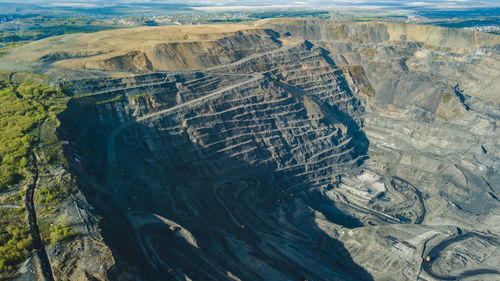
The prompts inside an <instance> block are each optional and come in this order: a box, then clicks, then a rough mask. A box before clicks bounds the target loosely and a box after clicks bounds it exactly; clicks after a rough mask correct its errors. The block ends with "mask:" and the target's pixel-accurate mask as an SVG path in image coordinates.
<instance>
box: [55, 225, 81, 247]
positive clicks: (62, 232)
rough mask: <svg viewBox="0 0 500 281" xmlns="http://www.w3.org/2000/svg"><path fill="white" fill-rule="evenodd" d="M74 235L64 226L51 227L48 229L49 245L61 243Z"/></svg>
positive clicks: (74, 233)
mask: <svg viewBox="0 0 500 281" xmlns="http://www.w3.org/2000/svg"><path fill="white" fill-rule="evenodd" d="M75 235H76V232H74V231H73V230H71V228H70V227H68V226H66V225H59V224H56V225H53V226H51V227H50V243H51V244H56V243H59V242H61V241H64V240H66V239H68V238H71V237H73V236H75Z"/></svg>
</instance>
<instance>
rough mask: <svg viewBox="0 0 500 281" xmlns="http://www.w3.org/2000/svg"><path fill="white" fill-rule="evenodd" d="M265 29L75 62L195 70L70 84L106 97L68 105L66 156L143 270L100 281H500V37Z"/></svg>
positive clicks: (327, 26)
mask: <svg viewBox="0 0 500 281" xmlns="http://www.w3.org/2000/svg"><path fill="white" fill-rule="evenodd" d="M231 28H233V27H231ZM254 28H255V29H249V28H248V26H244V28H242V29H244V30H246V31H245V32H242V33H238V31H235V30H232V31H231V32H233V33H231V34H228V33H224V35H223V36H216V38H215V37H213V36H209V35H200V34H198V35H196V36H197V38H198V40H193V42H189V43H187V42H182V43H155V44H151V45H148V46H141V47H137V48H135V49H134V50H133V52H126V53H123V54H121V57H119V56H114V57H112V58H111V57H109V56H108V57H107V58H106V59H102V60H101V59H99V58H101V57H99V56H94V57H90V58H88V57H87V58H79V59H78V61H79V63H80V62H81V64H78V63H75V61H72V63H73V64H72V66H71V67H73V68H81V69H86V68H92V69H101V70H102V69H106V70H113V71H123V70H133V71H141V70H173V69H175V70H182V71H176V72H172V71H164V72H152V73H142V74H136V75H132V76H128V77H120V78H110V77H108V78H98V79H87V80H79V81H74V82H73V90H74V92H75V94H88V93H92V94H94V95H87V96H80V97H75V98H74V99H72V100H71V101H70V102H69V104H68V109H67V110H66V111H65V112H64V113H63V114H62V115H61V116H60V119H61V121H62V125H61V128H60V131H59V132H60V137H61V138H63V139H65V140H67V141H68V142H69V144H68V145H67V146H66V148H65V151H66V154H67V158H68V159H69V162H70V165H71V166H72V169H73V171H74V172H75V173H76V174H77V175H78V176H79V178H80V181H81V189H82V191H83V193H84V194H85V196H86V197H87V200H88V201H89V203H90V204H91V205H92V206H94V208H95V209H96V212H97V213H98V214H99V215H101V216H102V217H103V221H102V227H103V237H104V242H105V243H106V244H107V245H109V247H110V248H111V250H112V252H113V258H114V261H115V263H116V264H117V267H120V266H123V265H127V268H128V270H126V269H125V268H126V267H125V266H123V267H120V272H121V273H122V275H120V277H117V275H116V272H117V270H115V271H110V272H109V274H108V275H107V276H102V278H103V279H126V278H127V277H128V278H130V279H138V278H139V277H138V276H140V279H142V280H147V279H150V280H158V279H161V278H165V276H172V279H174V278H177V279H181V280H186V279H188V278H189V279H191V280H304V279H308V280H370V279H376V280H417V279H419V278H420V279H426V280H427V279H431V280H432V279H447V278H448V279H450V278H451V279H456V278H460V277H468V276H474V277H475V278H479V279H482V278H489V277H491V278H493V279H494V278H497V277H498V276H499V275H498V274H499V272H498V268H496V267H495V265H497V264H499V262H500V250H499V249H500V248H499V243H500V240H499V236H498V235H500V225H499V224H498V219H499V218H500V201H499V199H498V198H499V196H500V194H499V193H500V185H499V183H500V173H499V169H500V161H499V159H500V152H499V148H500V143H499V139H500V138H499V136H500V134H499V131H498V125H499V124H498V123H499V120H500V119H499V118H500V110H499V107H498V105H499V103H498V97H499V93H498V90H497V89H496V88H495V85H496V84H497V82H498V81H497V80H498V79H496V78H498V71H499V70H498V69H499V68H498V50H499V47H498V44H499V42H500V39H499V37H498V36H494V35H488V34H483V33H474V32H466V31H458V30H448V29H442V28H434V27H428V26H426V27H421V26H413V25H398V24H388V23H344V22H341V23H338V22H333V23H332V22H327V21H302V20H300V21H298V20H272V21H261V22H258V23H256V24H255V25H254ZM248 30H250V31H248ZM101 35H102V33H101ZM176 36H180V35H176ZM205 37H211V38H210V40H208V39H207V40H200V39H199V38H205ZM249 44H250V45H251V47H250V46H249ZM221 52H222V53H223V55H222V56H221ZM193 54H196V55H194V56H193ZM146 58H147V59H146ZM148 61H149V62H148ZM67 63H69V62H68V61H67V60H61V61H58V62H56V64H58V65H60V66H68V64H67ZM90 66H91V67H90ZM484 68H487V69H488V70H484ZM481 73H487V74H488V75H481ZM93 74H96V75H108V74H109V73H104V74H103V73H98V72H94V73H93ZM110 76H111V75H110ZM75 155H78V161H77V160H76V159H75ZM427 256H429V261H426V260H425V257H427ZM89 268H91V266H90V265H89ZM89 272H93V270H91V269H89ZM99 278H101V277H99ZM189 279H188V280H189Z"/></svg>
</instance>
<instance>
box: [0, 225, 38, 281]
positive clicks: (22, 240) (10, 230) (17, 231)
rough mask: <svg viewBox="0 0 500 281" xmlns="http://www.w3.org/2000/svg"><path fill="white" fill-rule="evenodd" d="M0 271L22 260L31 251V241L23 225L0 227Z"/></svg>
mask: <svg viewBox="0 0 500 281" xmlns="http://www.w3.org/2000/svg"><path fill="white" fill-rule="evenodd" d="M0 245H1V246H0V272H2V271H10V270H12V266H14V265H16V264H17V263H19V262H21V261H24V260H25V259H26V257H28V255H29V254H30V253H31V249H32V241H31V238H30V237H29V233H28V229H27V227H26V226H24V225H15V224H9V225H7V227H1V228H0Z"/></svg>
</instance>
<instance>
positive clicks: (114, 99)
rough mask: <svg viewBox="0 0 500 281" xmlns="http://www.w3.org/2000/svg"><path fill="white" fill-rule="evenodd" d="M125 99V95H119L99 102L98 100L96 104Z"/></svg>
mask: <svg viewBox="0 0 500 281" xmlns="http://www.w3.org/2000/svg"><path fill="white" fill-rule="evenodd" d="M123 100H124V97H123V95H119V96H117V97H114V98H112V99H109V100H103V101H98V102H96V103H95V104H97V105H99V104H106V103H111V102H117V101H123Z"/></svg>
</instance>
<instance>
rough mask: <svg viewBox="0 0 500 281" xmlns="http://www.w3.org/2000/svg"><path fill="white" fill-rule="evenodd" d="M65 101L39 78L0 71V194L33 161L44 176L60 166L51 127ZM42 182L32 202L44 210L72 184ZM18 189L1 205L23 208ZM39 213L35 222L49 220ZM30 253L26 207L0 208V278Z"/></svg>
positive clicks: (56, 231)
mask: <svg viewBox="0 0 500 281" xmlns="http://www.w3.org/2000/svg"><path fill="white" fill-rule="evenodd" d="M67 99H68V98H67V96H66V95H65V94H64V93H63V88H62V87H58V88H52V87H49V85H48V79H47V78H46V77H44V76H41V75H34V74H28V73H10V72H3V71H0V103H1V105H2V107H1V108H0V126H1V128H2V130H0V191H4V190H6V189H10V188H12V187H13V186H15V185H17V184H19V185H20V183H21V180H22V179H23V178H28V177H31V176H32V169H33V166H32V163H33V162H34V161H42V163H39V165H38V167H39V169H42V171H40V172H44V171H43V169H45V168H46V167H47V164H49V163H54V164H57V165H58V166H61V165H60V164H61V163H64V161H63V160H64V157H62V149H61V143H60V141H59V140H58V139H57V136H56V135H55V129H56V128H57V126H58V125H59V121H58V120H57V117H56V115H57V114H58V113H60V112H61V111H62V110H64V109H65V104H66V101H67ZM32 152H35V153H36V154H37V159H34V158H33V157H32ZM56 160H61V161H59V162H56ZM45 181H47V180H46V179H40V182H43V184H44V186H46V187H45V188H42V190H41V192H38V195H39V196H37V197H35V198H38V199H39V200H38V201H37V202H38V203H39V204H40V205H42V206H45V207H50V208H53V207H54V206H57V204H59V203H60V202H61V201H62V200H63V199H64V198H66V197H67V191H68V190H69V189H68V186H73V185H74V184H73V183H72V182H71V181H70V179H69V178H68V179H61V180H57V179H55V178H52V177H51V178H49V181H50V182H45ZM20 187H21V188H20V190H19V192H14V193H11V194H10V195H5V196H2V197H0V199H1V200H2V202H6V203H8V204H12V203H14V204H20V205H21V206H24V202H21V201H22V200H24V197H25V189H24V188H22V186H21V185H20ZM35 191H36V190H35ZM16 202H17V203H16ZM47 209H48V208H47ZM39 210H40V212H39V213H38V215H40V217H39V219H41V218H43V219H42V220H46V219H50V218H49V216H48V214H47V213H46V212H45V211H44V210H45V209H44V208H40V209H39ZM50 233H51V234H50V237H51V238H50V240H51V241H52V240H53V241H62V240H64V239H65V238H67V237H70V236H73V235H74V234H75V232H74V231H72V230H71V229H70V228H69V227H68V226H66V225H57V226H56V227H54V228H52V229H51V230H50ZM52 233H53V234H52ZM52 237H53V238H52ZM32 250H33V246H32V240H31V237H30V235H29V230H28V224H27V222H26V209H25V208H23V207H21V208H12V209H11V208H0V279H3V278H7V277H12V276H13V275H14V274H15V270H14V269H15V268H17V265H18V264H19V263H20V262H22V261H24V260H26V258H27V257H28V256H29V255H30V254H31V253H32Z"/></svg>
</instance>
